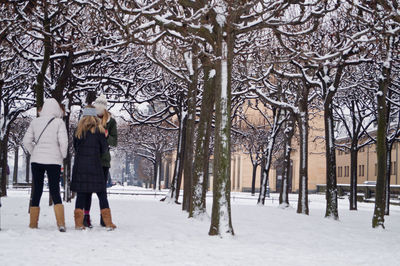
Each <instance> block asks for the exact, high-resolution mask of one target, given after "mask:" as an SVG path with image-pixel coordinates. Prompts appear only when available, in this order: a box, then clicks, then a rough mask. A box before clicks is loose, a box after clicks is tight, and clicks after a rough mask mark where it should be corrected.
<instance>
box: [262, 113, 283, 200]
mask: <svg viewBox="0 0 400 266" xmlns="http://www.w3.org/2000/svg"><path fill="white" fill-rule="evenodd" d="M280 116H281V110H280V109H279V108H274V124H273V126H272V129H271V133H270V135H269V136H268V140H267V148H266V149H265V152H264V158H265V165H264V168H261V171H262V172H263V175H262V180H261V187H260V194H259V197H258V204H262V205H264V204H265V197H266V196H267V190H268V182H269V171H270V168H271V164H272V152H273V150H274V146H275V141H276V136H277V134H278V131H279V125H278V123H280V122H279V119H280Z"/></svg>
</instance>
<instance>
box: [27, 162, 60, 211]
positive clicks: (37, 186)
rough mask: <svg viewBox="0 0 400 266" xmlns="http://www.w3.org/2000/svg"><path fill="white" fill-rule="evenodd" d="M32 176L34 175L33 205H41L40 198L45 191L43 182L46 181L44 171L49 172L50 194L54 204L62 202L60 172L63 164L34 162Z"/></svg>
mask: <svg viewBox="0 0 400 266" xmlns="http://www.w3.org/2000/svg"><path fill="white" fill-rule="evenodd" d="M31 167H32V176H33V184H34V189H33V195H32V207H39V204H40V198H41V197H42V193H43V182H44V173H45V172H47V177H48V179H49V189H50V196H51V198H52V199H53V203H54V204H60V203H61V196H60V185H59V181H60V173H61V165H56V164H39V163H32V164H31Z"/></svg>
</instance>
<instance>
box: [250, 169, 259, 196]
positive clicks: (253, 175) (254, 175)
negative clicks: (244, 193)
mask: <svg viewBox="0 0 400 266" xmlns="http://www.w3.org/2000/svg"><path fill="white" fill-rule="evenodd" d="M257 167H258V164H257V163H255V164H253V173H252V175H251V195H252V196H254V195H255V194H256V177H257V176H256V175H257Z"/></svg>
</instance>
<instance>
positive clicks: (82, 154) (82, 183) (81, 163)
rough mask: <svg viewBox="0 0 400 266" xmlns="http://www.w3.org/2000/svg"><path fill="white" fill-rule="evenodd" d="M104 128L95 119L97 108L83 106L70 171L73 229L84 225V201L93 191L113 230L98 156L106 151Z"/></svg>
mask: <svg viewBox="0 0 400 266" xmlns="http://www.w3.org/2000/svg"><path fill="white" fill-rule="evenodd" d="M104 133H105V131H104V128H103V127H102V126H101V122H100V120H99V119H98V118H97V114H96V109H94V108H90V107H89V108H85V109H84V110H83V114H82V119H81V120H80V121H79V124H78V128H77V130H76V132H75V136H74V149H75V161H74V167H73V170H72V183H71V190H72V191H75V192H77V198H76V202H75V212H74V216H75V228H76V229H79V230H81V229H85V227H84V226H83V218H84V211H83V209H84V207H85V204H86V201H87V200H88V199H89V198H90V197H91V195H92V193H93V192H96V194H97V197H98V198H99V202H100V211H101V215H102V217H103V220H104V223H105V225H106V228H107V229H109V230H112V229H115V228H116V226H115V225H114V224H113V223H112V219H111V211H110V207H109V204H108V200H107V192H106V178H107V177H105V176H104V172H103V168H102V163H101V156H102V155H103V154H104V153H106V152H108V144H107V140H106V137H105V135H104Z"/></svg>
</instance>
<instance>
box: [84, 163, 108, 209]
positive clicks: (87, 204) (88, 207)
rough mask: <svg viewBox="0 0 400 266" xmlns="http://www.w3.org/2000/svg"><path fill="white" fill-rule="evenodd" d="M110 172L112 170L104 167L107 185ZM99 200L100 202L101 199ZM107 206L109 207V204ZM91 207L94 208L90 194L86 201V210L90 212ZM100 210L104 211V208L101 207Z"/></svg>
mask: <svg viewBox="0 0 400 266" xmlns="http://www.w3.org/2000/svg"><path fill="white" fill-rule="evenodd" d="M109 170H110V168H108V167H103V173H104V178H105V179H106V184H107V179H108V172H109ZM97 196H99V195H98V194H97ZM106 196H107V193H106ZM99 200H100V198H99ZM107 205H108V203H107ZM91 206H92V194H90V196H88V197H87V199H86V202H85V208H84V209H85V211H90V207H91ZM100 206H101V202H100ZM107 208H108V207H107ZM100 209H102V208H101V207H100Z"/></svg>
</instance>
